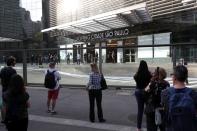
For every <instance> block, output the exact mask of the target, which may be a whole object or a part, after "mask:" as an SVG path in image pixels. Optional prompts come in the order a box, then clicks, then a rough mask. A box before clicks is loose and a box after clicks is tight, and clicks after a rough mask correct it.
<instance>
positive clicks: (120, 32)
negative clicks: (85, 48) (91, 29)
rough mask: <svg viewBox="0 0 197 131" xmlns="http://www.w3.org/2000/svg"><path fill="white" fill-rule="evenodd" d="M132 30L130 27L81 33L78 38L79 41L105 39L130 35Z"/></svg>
mask: <svg viewBox="0 0 197 131" xmlns="http://www.w3.org/2000/svg"><path fill="white" fill-rule="evenodd" d="M130 33H131V31H130V29H128V28H124V29H117V30H110V31H104V32H98V33H92V34H87V35H81V36H78V37H77V38H76V40H78V41H83V42H91V41H103V40H106V39H112V38H118V37H123V36H128V35H130Z"/></svg>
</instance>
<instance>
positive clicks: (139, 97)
mask: <svg viewBox="0 0 197 131" xmlns="http://www.w3.org/2000/svg"><path fill="white" fill-rule="evenodd" d="M135 97H136V100H137V106H138V111H137V128H138V129H141V126H142V118H143V114H144V103H145V100H144V97H145V96H144V91H143V90H139V89H136V91H135Z"/></svg>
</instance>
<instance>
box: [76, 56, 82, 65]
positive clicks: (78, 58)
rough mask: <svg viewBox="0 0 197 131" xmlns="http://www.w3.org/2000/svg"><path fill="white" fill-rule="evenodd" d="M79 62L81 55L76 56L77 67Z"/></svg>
mask: <svg viewBox="0 0 197 131" xmlns="http://www.w3.org/2000/svg"><path fill="white" fill-rule="evenodd" d="M80 62H81V55H80V54H77V65H80Z"/></svg>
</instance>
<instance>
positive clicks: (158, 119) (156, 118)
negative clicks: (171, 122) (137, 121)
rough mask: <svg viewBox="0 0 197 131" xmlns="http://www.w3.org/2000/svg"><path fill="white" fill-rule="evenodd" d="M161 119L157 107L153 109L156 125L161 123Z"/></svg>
mask: <svg viewBox="0 0 197 131" xmlns="http://www.w3.org/2000/svg"><path fill="white" fill-rule="evenodd" d="M161 123H162V120H161V113H160V111H159V108H156V109H155V124H156V125H161Z"/></svg>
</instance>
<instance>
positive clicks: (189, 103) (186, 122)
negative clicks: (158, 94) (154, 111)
mask: <svg viewBox="0 0 197 131" xmlns="http://www.w3.org/2000/svg"><path fill="white" fill-rule="evenodd" d="M168 93H169V99H168V104H169V105H168V120H167V121H168V123H169V128H170V129H171V130H170V131H196V127H195V126H196V116H195V115H196V107H195V103H194V100H193V98H192V96H191V93H192V89H189V88H185V89H184V90H183V91H182V92H176V89H174V88H169V89H168Z"/></svg>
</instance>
